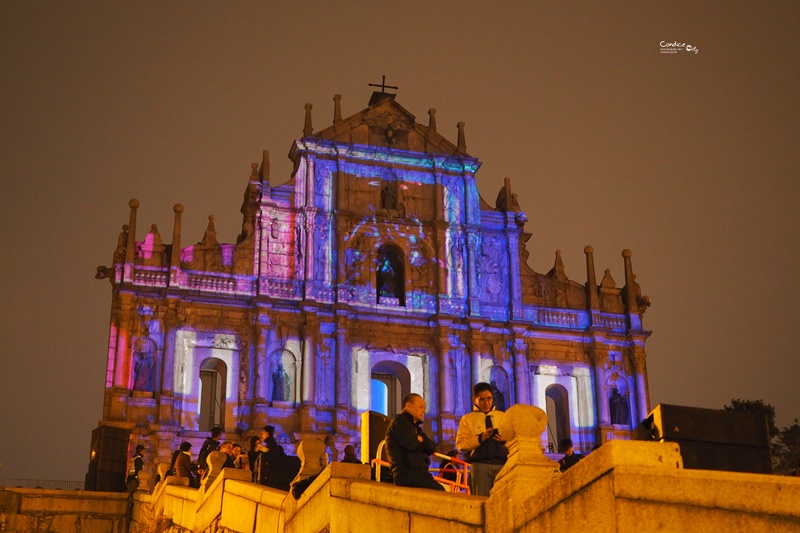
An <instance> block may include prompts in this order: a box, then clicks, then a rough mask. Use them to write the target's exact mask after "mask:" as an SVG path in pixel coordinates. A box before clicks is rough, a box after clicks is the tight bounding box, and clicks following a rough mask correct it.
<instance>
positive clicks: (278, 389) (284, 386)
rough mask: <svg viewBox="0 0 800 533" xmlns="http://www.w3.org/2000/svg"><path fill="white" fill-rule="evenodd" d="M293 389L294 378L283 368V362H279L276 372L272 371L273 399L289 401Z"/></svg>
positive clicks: (274, 400) (275, 400)
mask: <svg viewBox="0 0 800 533" xmlns="http://www.w3.org/2000/svg"><path fill="white" fill-rule="evenodd" d="M291 391H292V378H291V377H290V376H289V374H287V373H286V370H285V369H284V368H283V363H278V366H277V367H275V372H273V373H272V401H273V402H286V401H289V398H290V395H291Z"/></svg>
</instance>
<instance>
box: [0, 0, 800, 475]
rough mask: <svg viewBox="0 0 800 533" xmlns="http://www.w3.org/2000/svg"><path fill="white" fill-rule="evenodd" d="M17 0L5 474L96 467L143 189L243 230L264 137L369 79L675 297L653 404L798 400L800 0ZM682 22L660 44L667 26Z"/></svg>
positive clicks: (2, 391) (275, 170)
mask: <svg viewBox="0 0 800 533" xmlns="http://www.w3.org/2000/svg"><path fill="white" fill-rule="evenodd" d="M162 4H164V2H136V3H123V2H110V3H107V2H102V3H101V2H38V1H37V2H23V1H5V2H2V3H0V81H1V83H0V142H1V145H2V152H1V154H0V202H1V203H2V204H1V205H2V209H0V232H1V234H2V261H0V281H2V300H0V328H2V329H0V334H1V335H0V363H1V365H0V406H1V407H0V431H2V437H0V462H3V463H4V464H3V466H2V469H0V478H2V479H7V478H33V479H65V480H73V479H74V480H78V479H80V480H82V479H83V476H84V474H85V472H86V467H87V465H88V459H89V458H88V453H89V444H90V437H91V431H92V429H94V428H95V427H96V426H97V423H98V421H99V419H100V417H101V415H102V406H103V387H104V375H105V369H106V350H107V341H108V340H107V336H108V321H109V316H110V304H111V288H110V286H109V283H108V281H98V280H95V279H94V275H95V270H96V267H97V266H98V265H106V266H108V265H110V264H111V257H112V253H113V251H114V248H115V246H116V243H117V235H118V234H119V232H120V230H121V227H122V225H123V224H126V223H127V221H128V213H129V210H128V201H129V200H130V199H131V198H138V199H139V200H140V201H141V207H140V209H139V212H138V226H137V228H136V232H137V233H136V234H137V236H138V237H139V238H140V239H141V238H142V237H143V236H144V235H145V233H146V232H147V231H148V230H149V227H150V225H151V224H153V223H155V224H157V225H158V228H159V230H160V233H161V235H162V237H163V238H164V241H165V242H171V235H172V219H173V212H172V206H173V205H174V204H175V203H181V204H183V205H184V206H185V212H184V214H183V238H182V242H184V243H185V244H191V243H194V242H197V241H199V240H200V239H201V238H202V236H203V231H204V229H205V226H206V224H207V220H208V215H210V214H214V215H216V228H217V236H218V239H219V240H220V242H226V243H232V242H235V239H236V236H237V235H238V233H239V231H240V226H241V214H240V213H239V207H240V205H241V202H242V197H243V193H244V189H245V186H246V185H247V179H248V177H249V175H250V164H251V163H252V162H258V161H260V160H261V151H262V150H263V149H268V150H270V153H271V155H272V181H273V184H279V183H282V182H284V181H286V180H287V179H288V178H289V173H290V171H291V167H290V164H289V160H288V158H287V157H286V154H287V153H288V150H289V147H290V146H291V142H292V140H293V139H295V138H297V137H299V136H301V132H302V129H303V116H304V109H303V105H304V104H305V103H306V102H311V103H313V105H314V109H313V123H314V128H315V130H316V131H319V130H321V129H323V128H325V127H327V126H328V125H330V124H331V122H332V118H333V101H332V98H333V95H334V94H337V93H338V94H341V95H342V112H343V115H344V116H349V115H351V114H353V113H356V112H358V111H360V110H362V109H363V108H365V107H366V106H367V102H368V101H369V97H370V94H371V92H372V88H370V87H368V86H367V84H368V83H380V80H381V75H384V74H385V75H386V76H387V83H389V84H391V85H398V86H399V87H400V89H399V91H397V92H398V96H397V101H398V102H399V103H400V104H401V105H402V106H403V107H405V108H406V109H408V110H409V111H410V112H411V113H413V114H415V115H416V117H417V121H418V122H420V123H422V124H427V121H428V115H427V111H428V109H429V108H431V107H434V108H436V109H437V115H436V119H437V125H438V131H439V133H441V134H442V135H444V136H445V137H447V138H448V139H450V140H451V141H453V142H455V141H456V140H457V130H456V123H457V122H459V121H464V122H465V123H466V142H467V149H468V152H469V154H470V155H472V156H475V157H478V158H480V160H481V161H483V166H482V168H481V170H480V171H479V172H478V174H477V180H478V187H479V190H480V192H481V194H482V196H483V197H484V198H485V199H486V200H487V201H488V202H489V203H490V204H494V199H495V197H496V195H497V192H498V190H499V189H500V187H501V186H502V183H503V178H505V177H509V178H511V186H512V190H513V191H514V192H517V193H519V202H520V204H521V206H522V209H523V210H524V211H525V212H526V213H527V215H528V219H529V222H528V224H527V226H526V230H527V231H529V232H531V233H532V234H533V237H532V239H531V240H530V241H529V244H528V250H529V251H530V254H531V255H530V259H529V264H530V265H531V267H532V268H534V270H536V271H537V272H547V271H548V270H550V268H551V267H552V266H553V261H554V258H555V250H556V249H560V250H562V253H563V260H564V264H565V267H566V273H567V276H568V277H569V278H570V279H572V280H575V281H577V282H579V283H584V282H585V281H586V267H585V256H584V254H583V248H584V246H586V245H587V244H591V245H592V246H593V247H594V250H595V265H596V269H597V275H598V279H601V278H602V275H603V271H604V270H605V269H606V268H608V269H611V273H612V275H613V276H614V279H615V280H616V281H617V284H618V285H619V286H621V285H623V284H624V276H623V259H622V257H621V255H620V254H621V251H622V250H623V249H625V248H629V249H630V250H632V251H633V257H632V260H633V269H634V272H635V273H636V274H637V276H638V277H637V281H638V282H639V283H640V284H641V287H642V292H643V293H644V294H646V295H648V296H650V298H651V300H652V307H651V308H650V309H649V310H648V311H647V313H646V314H645V316H644V326H645V328H646V329H648V330H652V331H653V335H652V337H651V338H650V340H649V341H648V343H647V353H648V356H649V357H648V370H649V382H650V400H651V405H652V406H655V405H656V404H658V403H670V404H682V405H692V406H699V407H710V408H721V407H722V406H723V405H724V404H725V403H729V402H730V400H731V399H732V398H748V399H763V400H764V401H766V402H769V403H772V404H773V405H775V407H776V409H777V414H778V423H779V425H789V424H790V423H791V422H792V421H793V419H794V418H796V417H800V386H798V376H800V353H799V351H798V348H797V343H796V342H795V339H794V335H795V334H796V332H797V329H796V328H797V325H798V316H800V315H798V311H797V304H798V302H800V279H798V278H800V237H799V236H798V235H799V234H800V232H799V231H798V230H800V208H798V205H797V204H798V200H799V199H800V194H799V192H800V191H798V189H799V188H800V187H799V186H798V178H799V177H800V176H798V169H800V135H799V132H798V130H799V128H800V126H799V125H800V106H798V95H800V32H798V31H797V28H798V27H800V3H797V2H777V1H771V2H764V3H755V2H728V1H724V2H722V1H720V2H678V1H670V2H658V3H654V2H624V3H605V2H604V3H603V5H602V6H595V5H593V4H592V3H588V2H581V3H576V4H573V5H569V4H565V3H562V2H506V3H497V2H492V3H489V2H480V3H479V2H464V1H459V2H435V3H423V2H403V3H399V2H392V3H390V2H342V3H337V2H280V3H277V2H276V3H274V5H270V4H268V3H265V2H254V3H252V4H250V3H246V2H235V3H221V2H219V3H212V2H207V3H203V2H192V3H186V2H180V3H178V2H173V3H167V5H166V6H165V5H162ZM662 41H664V42H665V43H673V42H677V43H684V44H688V45H691V46H692V47H696V48H697V53H694V52H687V51H686V48H685V47H684V48H683V50H681V51H679V52H678V53H675V54H663V53H661V47H660V43H661V42H662Z"/></svg>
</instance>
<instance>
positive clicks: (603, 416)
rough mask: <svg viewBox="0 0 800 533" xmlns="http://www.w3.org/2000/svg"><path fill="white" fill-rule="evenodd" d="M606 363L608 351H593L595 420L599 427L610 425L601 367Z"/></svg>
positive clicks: (604, 377)
mask: <svg viewBox="0 0 800 533" xmlns="http://www.w3.org/2000/svg"><path fill="white" fill-rule="evenodd" d="M606 361H608V351H607V350H605V349H604V348H595V350H594V383H595V389H596V390H597V420H598V425H600V426H610V425H611V415H610V414H609V411H608V387H607V386H606V369H605V367H604V365H603V363H605V362H606Z"/></svg>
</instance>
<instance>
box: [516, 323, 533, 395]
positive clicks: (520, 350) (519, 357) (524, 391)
mask: <svg viewBox="0 0 800 533" xmlns="http://www.w3.org/2000/svg"><path fill="white" fill-rule="evenodd" d="M512 349H513V351H514V385H515V389H516V390H515V392H516V394H515V403H524V404H530V403H531V401H530V398H529V397H528V379H527V377H528V375H527V372H526V370H527V366H528V365H527V361H528V357H527V352H528V347H527V346H526V345H525V341H523V340H521V339H517V340H516V341H514V346H513V348H512Z"/></svg>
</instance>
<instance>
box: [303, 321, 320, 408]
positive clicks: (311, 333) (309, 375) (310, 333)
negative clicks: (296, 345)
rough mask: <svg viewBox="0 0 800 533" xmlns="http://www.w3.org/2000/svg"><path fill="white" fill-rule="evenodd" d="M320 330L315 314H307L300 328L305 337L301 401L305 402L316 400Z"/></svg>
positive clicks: (311, 402) (310, 402) (309, 402)
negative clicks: (316, 346) (318, 334)
mask: <svg viewBox="0 0 800 533" xmlns="http://www.w3.org/2000/svg"><path fill="white" fill-rule="evenodd" d="M318 331H319V323H318V322H317V320H316V318H315V317H314V315H311V314H307V315H306V321H305V324H303V327H302V328H301V330H300V333H301V335H302V337H303V382H302V389H301V398H300V400H301V402H302V403H303V404H313V403H314V402H315V400H316V398H314V392H315V391H316V390H317V387H316V377H317V376H316V370H317V365H316V362H317V358H316V352H317V351H316V349H315V346H314V344H315V342H316V338H317V332H318Z"/></svg>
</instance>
